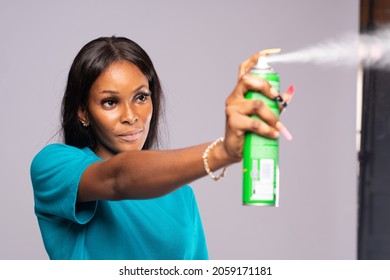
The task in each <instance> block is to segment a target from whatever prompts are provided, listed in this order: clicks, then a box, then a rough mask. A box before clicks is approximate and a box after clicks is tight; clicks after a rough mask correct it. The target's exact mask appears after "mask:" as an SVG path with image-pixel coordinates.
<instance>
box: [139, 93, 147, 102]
mask: <svg viewBox="0 0 390 280" xmlns="http://www.w3.org/2000/svg"><path fill="white" fill-rule="evenodd" d="M149 96H150V93H141V94H139V95H138V96H137V101H139V102H141V103H143V102H146V101H147V100H148V98H149Z"/></svg>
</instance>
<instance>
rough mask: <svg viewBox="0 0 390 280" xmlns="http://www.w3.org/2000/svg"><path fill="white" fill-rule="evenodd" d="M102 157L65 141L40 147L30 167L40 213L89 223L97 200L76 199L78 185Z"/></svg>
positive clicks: (80, 222)
mask: <svg viewBox="0 0 390 280" xmlns="http://www.w3.org/2000/svg"><path fill="white" fill-rule="evenodd" d="M99 160H101V159H99V158H98V157H96V156H94V155H88V154H87V153H86V152H85V151H83V150H81V149H78V148H76V147H72V146H67V145H64V144H51V145H48V146H46V147H45V148H44V149H43V150H41V151H40V152H39V153H38V154H37V155H36V156H35V158H34V159H33V161H32V163H31V169H30V173H31V181H32V185H33V191H34V200H35V212H36V214H37V216H41V217H42V216H45V217H46V218H49V219H58V218H64V219H68V220H71V221H73V222H76V223H79V224H85V223H88V222H89V221H90V220H91V219H92V217H93V216H94V214H95V211H96V206H97V201H93V202H87V203H76V199H77V191H78V185H79V182H80V179H81V175H82V174H83V172H84V170H85V169H86V168H87V167H88V166H89V165H91V164H92V163H94V162H97V161H99Z"/></svg>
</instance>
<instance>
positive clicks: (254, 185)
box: [243, 57, 279, 206]
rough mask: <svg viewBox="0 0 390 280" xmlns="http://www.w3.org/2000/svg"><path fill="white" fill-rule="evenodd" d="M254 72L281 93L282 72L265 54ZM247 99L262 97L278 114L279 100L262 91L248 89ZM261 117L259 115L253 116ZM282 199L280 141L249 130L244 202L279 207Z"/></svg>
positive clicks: (252, 71)
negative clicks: (280, 192)
mask: <svg viewBox="0 0 390 280" xmlns="http://www.w3.org/2000/svg"><path fill="white" fill-rule="evenodd" d="M251 74H252V75H255V76H259V77H262V78H263V79H265V80H266V81H268V82H269V83H270V85H271V86H272V87H274V88H275V89H276V90H277V91H278V92H279V75H278V74H277V73H276V72H275V71H274V70H273V68H272V67H270V66H269V65H268V63H267V61H266V58H265V57H260V59H259V61H258V63H257V65H256V66H255V67H253V68H252V70H251ZM245 98H247V99H260V100H261V101H262V102H264V104H265V105H267V106H268V107H269V108H270V109H271V110H272V112H273V113H274V114H275V115H276V116H279V105H278V102H277V101H276V100H273V99H270V98H268V97H266V96H264V95H263V94H262V93H260V92H255V91H248V92H247V93H246V95H245ZM251 117H252V118H257V119H259V117H258V116H251ZM278 202H279V140H278V139H270V138H266V137H262V136H260V135H257V134H255V133H251V132H248V133H246V135H245V142H244V154H243V204H244V205H262V206H278Z"/></svg>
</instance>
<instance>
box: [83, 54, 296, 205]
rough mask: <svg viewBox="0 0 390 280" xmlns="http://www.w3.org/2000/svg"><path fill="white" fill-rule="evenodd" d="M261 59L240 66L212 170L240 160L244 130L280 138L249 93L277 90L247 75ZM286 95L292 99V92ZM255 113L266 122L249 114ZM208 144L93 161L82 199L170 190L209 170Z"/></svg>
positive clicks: (275, 122)
mask: <svg viewBox="0 0 390 280" xmlns="http://www.w3.org/2000/svg"><path fill="white" fill-rule="evenodd" d="M258 57H259V54H256V55H254V56H252V57H251V58H249V59H248V60H247V61H245V62H244V63H243V64H241V66H240V71H239V78H238V82H237V84H236V87H235V88H234V90H233V92H232V93H231V95H230V96H229V97H228V98H227V100H226V126H225V140H224V142H222V143H219V144H218V145H216V146H215V147H214V148H212V149H211V150H210V151H209V154H208V158H207V161H208V165H209V167H210V169H211V170H213V171H215V170H217V169H219V168H221V167H224V166H228V165H230V164H232V163H235V162H239V161H240V160H241V158H242V149H243V143H244V135H245V132H247V131H251V132H254V133H257V134H259V135H263V136H266V137H270V138H276V137H278V136H279V132H278V131H281V130H283V125H282V124H281V123H280V121H279V120H278V118H277V117H276V116H275V115H274V114H273V113H272V112H271V110H270V109H269V108H268V107H267V106H265V105H264V104H263V103H262V102H261V101H259V100H247V99H245V97H244V96H245V93H246V92H247V91H248V90H256V91H261V92H262V93H263V94H264V95H266V96H268V97H270V98H274V97H275V96H276V94H277V92H276V91H275V90H274V89H272V88H271V87H270V85H269V84H268V83H267V82H266V81H265V80H263V79H262V78H259V77H255V76H252V75H250V74H248V73H247V72H248V71H249V70H250V69H251V68H252V67H253V66H254V65H255V63H256V61H257V59H258ZM284 98H285V99H286V101H288V98H289V96H287V95H285V96H284ZM251 114H255V115H258V116H259V117H260V118H261V119H262V121H260V120H255V119H252V118H250V117H249V115H251ZM209 144H210V143H207V144H202V145H197V146H194V147H189V148H184V149H179V150H170V151H132V152H123V153H120V154H118V155H116V156H114V157H113V158H111V159H109V160H106V161H102V162H97V163H94V164H92V165H91V166H89V167H88V168H87V169H86V170H85V172H84V173H83V175H82V177H81V180H80V183H79V190H78V201H79V202H82V201H92V200H102V199H104V200H121V199H143V198H154V197H159V196H162V195H165V194H167V193H170V192H172V191H174V190H175V189H177V188H179V187H181V186H183V185H185V184H187V183H190V182H192V181H194V180H196V179H198V178H201V177H203V176H205V175H206V174H207V173H206V171H205V169H204V164H203V158H202V155H203V153H204V151H205V150H206V148H207V147H208V145H209Z"/></svg>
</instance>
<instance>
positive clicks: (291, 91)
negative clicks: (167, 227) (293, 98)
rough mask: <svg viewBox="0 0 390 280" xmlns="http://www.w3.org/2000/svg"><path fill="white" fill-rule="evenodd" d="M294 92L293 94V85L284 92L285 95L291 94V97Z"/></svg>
mask: <svg viewBox="0 0 390 280" xmlns="http://www.w3.org/2000/svg"><path fill="white" fill-rule="evenodd" d="M294 92H295V86H294V85H291V86H289V87H288V89H287V91H286V93H287V94H291V95H293V94H294Z"/></svg>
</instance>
